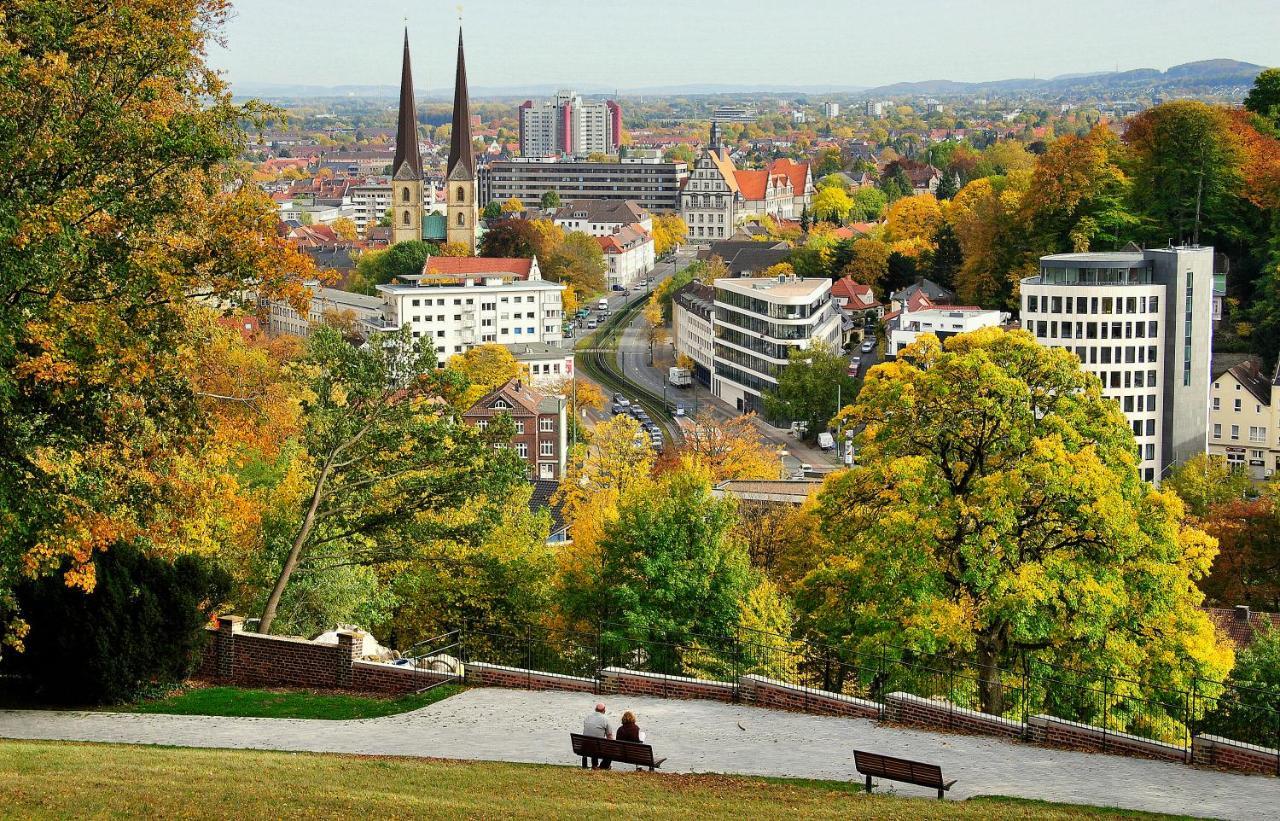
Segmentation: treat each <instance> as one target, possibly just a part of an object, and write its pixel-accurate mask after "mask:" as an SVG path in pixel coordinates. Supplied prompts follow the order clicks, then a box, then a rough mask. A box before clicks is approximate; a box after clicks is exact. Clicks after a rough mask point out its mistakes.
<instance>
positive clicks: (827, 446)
mask: <svg viewBox="0 0 1280 821" xmlns="http://www.w3.org/2000/svg"><path fill="white" fill-rule="evenodd" d="M835 446H836V438H835V437H834V436H832V435H831V434H830V433H829V432H828V431H825V430H824V431H823V432H822V433H819V434H818V447H820V448H822V449H823V450H831V449H832V448H834V447H835Z"/></svg>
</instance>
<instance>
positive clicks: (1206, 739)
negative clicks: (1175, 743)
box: [1191, 733, 1280, 756]
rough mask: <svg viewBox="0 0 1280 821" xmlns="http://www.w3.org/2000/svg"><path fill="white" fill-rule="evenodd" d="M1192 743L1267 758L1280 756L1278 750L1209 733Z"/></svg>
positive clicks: (1198, 737)
mask: <svg viewBox="0 0 1280 821" xmlns="http://www.w3.org/2000/svg"><path fill="white" fill-rule="evenodd" d="M1191 742H1192V743H1193V744H1199V745H1203V746H1209V747H1231V748H1233V749H1236V750H1246V751H1248V752H1251V753H1259V754H1261V755H1267V756H1277V755H1280V750H1276V749H1273V748H1271V747H1263V746H1261V745H1258V744H1250V743H1248V742H1247V741H1236V740H1235V739H1234V738H1225V737H1223V736H1220V735H1209V734H1208V733H1206V734H1204V735H1198V736H1196V737H1195V738H1193V739H1191Z"/></svg>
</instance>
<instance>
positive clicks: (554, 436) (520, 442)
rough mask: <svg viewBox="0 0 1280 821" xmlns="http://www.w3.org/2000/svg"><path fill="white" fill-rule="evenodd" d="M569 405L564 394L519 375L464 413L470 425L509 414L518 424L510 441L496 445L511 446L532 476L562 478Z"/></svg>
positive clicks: (498, 446)
mask: <svg viewBox="0 0 1280 821" xmlns="http://www.w3.org/2000/svg"><path fill="white" fill-rule="evenodd" d="M567 405H568V403H567V402H566V401H565V399H564V397H562V396H547V395H544V394H542V393H540V392H539V391H536V390H534V389H533V388H531V387H529V385H527V384H525V383H524V382H522V381H520V380H519V379H512V380H511V381H510V382H507V383H506V384H505V385H503V386H502V387H500V388H498V389H497V390H495V391H493V392H492V393H490V394H488V395H487V396H485V397H483V398H482V399H480V401H478V402H476V403H475V404H474V405H472V406H471V407H470V408H468V409H467V410H466V411H465V412H464V413H463V414H462V420H463V422H465V423H466V424H468V425H475V426H476V427H479V428H487V427H488V426H489V425H490V423H492V422H493V420H494V419H495V418H497V417H499V416H508V417H510V418H511V421H512V423H514V425H515V433H514V435H513V436H512V437H511V441H510V442H498V443H495V444H494V447H495V448H508V447H509V448H511V449H513V450H515V452H516V453H517V454H518V455H519V456H520V458H521V459H523V460H524V461H525V462H526V463H527V464H528V472H527V474H526V476H527V478H529V479H537V480H547V479H555V480H559V479H561V478H563V477H564V471H565V460H566V458H567V451H568V442H567V434H568V429H569V425H568V424H567V422H568V417H567Z"/></svg>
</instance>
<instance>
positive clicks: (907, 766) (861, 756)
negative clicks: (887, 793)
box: [853, 750, 956, 798]
mask: <svg viewBox="0 0 1280 821" xmlns="http://www.w3.org/2000/svg"><path fill="white" fill-rule="evenodd" d="M853 760H854V763H855V765H856V766H857V768H858V772H859V773H861V774H863V775H865V776H866V777H867V792H871V777H872V776H875V777H876V778H887V779H889V780H890V781H901V782H903V783H905V784H915V785H917V786H920V787H930V788H932V789H935V790H937V791H938V798H944V797H945V796H944V795H943V793H945V792H946V791H947V790H949V789H951V785H952V784H955V783H956V782H955V779H952V780H950V781H943V780H942V768H941V767H939V766H938V765H937V764H924V763H922V762H919V761H908V760H907V759H905V758H894V757H893V756H890V755H880V754H879V753H868V752H864V751H863V750H854V751H853Z"/></svg>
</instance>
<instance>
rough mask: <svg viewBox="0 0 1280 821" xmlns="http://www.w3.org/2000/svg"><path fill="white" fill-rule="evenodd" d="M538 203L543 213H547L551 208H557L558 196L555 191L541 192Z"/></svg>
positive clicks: (558, 204)
mask: <svg viewBox="0 0 1280 821" xmlns="http://www.w3.org/2000/svg"><path fill="white" fill-rule="evenodd" d="M539 202H540V204H541V205H542V210H544V211H549V210H551V209H552V208H559V207H560V194H559V193H558V192H556V191H544V192H542V199H541V200H539Z"/></svg>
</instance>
